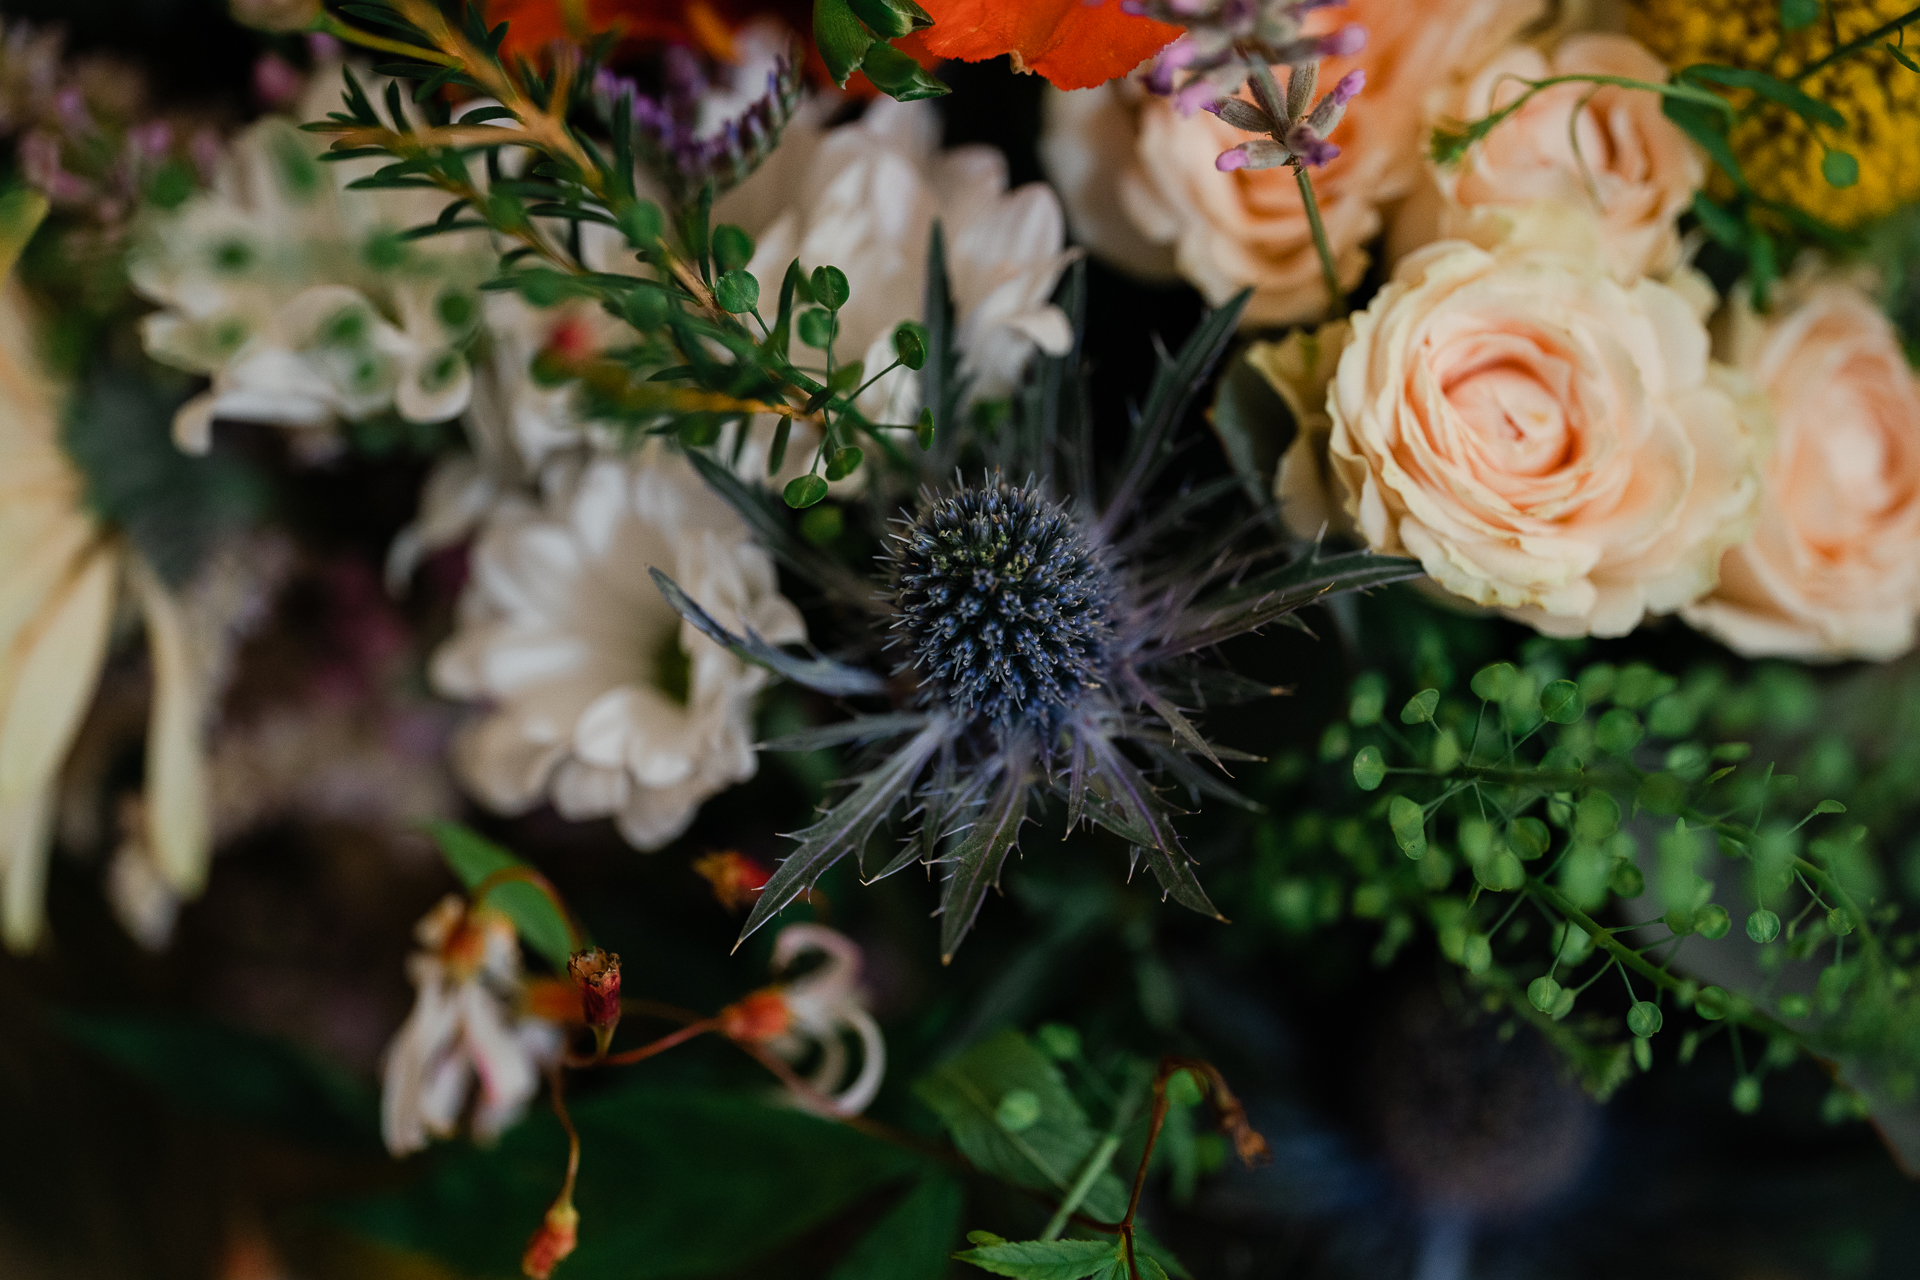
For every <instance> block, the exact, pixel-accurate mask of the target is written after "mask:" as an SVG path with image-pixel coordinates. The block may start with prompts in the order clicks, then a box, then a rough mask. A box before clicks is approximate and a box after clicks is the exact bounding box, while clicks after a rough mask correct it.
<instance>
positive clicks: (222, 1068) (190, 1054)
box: [58, 1012, 380, 1153]
mask: <svg viewBox="0 0 1920 1280" xmlns="http://www.w3.org/2000/svg"><path fill="white" fill-rule="evenodd" d="M58 1025H59V1027H60V1029H61V1030H62V1031H63V1032H65V1033H66V1035H67V1036H68V1037H70V1038H71V1039H73V1040H75V1041H77V1042H79V1043H80V1044H83V1045H85V1046H86V1047H87V1048H88V1049H90V1050H92V1051H93V1052H94V1053H96V1054H98V1055H100V1056H101V1057H103V1058H105V1059H107V1060H108V1061H109V1062H112V1063H113V1064H114V1065H115V1066H117V1067H119V1068H120V1069H121V1070H123V1071H125V1072H127V1073H128V1074H129V1075H132V1076H135V1077H137V1078H138V1079H139V1080H141V1081H142V1082H143V1083H145V1084H146V1085H147V1086H148V1087H150V1088H152V1089H154V1090H155V1091H156V1092H158V1093H159V1094H161V1095H162V1096H163V1097H165V1098H166V1099H167V1100H168V1101H170V1102H172V1103H174V1104H175V1105H177V1106H180V1107H183V1108H185V1109H187V1110H189V1111H193V1112H196V1113H199V1114H201V1115H206V1116H211V1117H213V1118H215V1119H218V1120H220V1121H222V1122H225V1123H228V1124H235V1125H243V1126H247V1127H252V1128H258V1129H263V1130H266V1131H268V1132H270V1133H274V1134H277V1135H279V1136H281V1137H284V1138H287V1139H290V1140H292V1141H295V1142H300V1143H305V1144H308V1145H312V1146H320V1147H331V1148H335V1149H341V1150H347V1151H355V1152H360V1153H366V1152H370V1151H376V1150H378V1149H379V1146H380V1128H379V1114H378V1110H377V1106H376V1103H375V1099H374V1098H373V1096H372V1094H371V1093H369V1092H368V1091H367V1089H366V1088H365V1086H364V1085H362V1084H361V1083H360V1082H359V1081H357V1080H354V1079H353V1078H352V1077H350V1076H348V1075H346V1074H345V1073H343V1072H340V1071H338V1070H336V1069H335V1068H333V1067H331V1066H329V1065H327V1064H325V1063H323V1062H321V1061H320V1060H318V1059H317V1058H314V1057H312V1056H311V1055H309V1054H306V1053H304V1052H302V1051H301V1050H299V1049H296V1048H294V1047H293V1046H291V1045H288V1044H286V1043H284V1042H282V1041H279V1040H274V1039H270V1038H268V1037H266V1036H261V1035H257V1034H254V1033H252V1032H248V1031H242V1030H240V1029H239V1028H236V1027H230V1026H227V1025H225V1024H222V1023H217V1022H209V1021H205V1020H200V1019H182V1018H178V1017H168V1016H160V1015H146V1014H124V1015H121V1014H99V1013H75V1012H66V1013H62V1014H60V1015H59V1017H58Z"/></svg>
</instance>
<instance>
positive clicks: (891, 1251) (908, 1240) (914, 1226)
mask: <svg viewBox="0 0 1920 1280" xmlns="http://www.w3.org/2000/svg"><path fill="white" fill-rule="evenodd" d="M964 1203H965V1195H964V1193H963V1189H962V1187H961V1185H960V1183H959V1182H958V1181H957V1180H956V1179H954V1178H952V1177H950V1176H948V1175H947V1174H945V1173H940V1172H932V1173H928V1174H927V1175H926V1176H925V1177H923V1178H921V1180H920V1181H919V1182H917V1183H915V1184H914V1185H913V1187H912V1188H911V1189H910V1190H909V1191H908V1192H907V1193H906V1194H905V1195H904V1196H902V1197H901V1198H900V1200H899V1202H898V1203H897V1204H895V1205H894V1206H893V1208H891V1209H889V1210H888V1211H887V1213H886V1216H885V1217H883V1218H881V1219H880V1221H879V1222H877V1223H875V1224H874V1225H873V1227H872V1228H871V1229H870V1230H868V1232H867V1233H866V1234H865V1235H863V1236H861V1237H860V1239H859V1240H858V1241H856V1242H855V1243H854V1246H853V1248H852V1249H851V1250H849V1251H848V1252H847V1254H846V1256H845V1257H843V1258H842V1259H841V1260H840V1262H839V1263H838V1265H836V1266H835V1267H834V1269H833V1270H832V1271H830V1272H828V1273H827V1280H941V1277H942V1276H944V1275H946V1274H947V1269H948V1268H947V1251H948V1250H949V1249H950V1248H952V1246H953V1240H954V1237H955V1236H957V1235H958V1234H959V1233H960V1211H961V1208H962V1206H963V1204H964Z"/></svg>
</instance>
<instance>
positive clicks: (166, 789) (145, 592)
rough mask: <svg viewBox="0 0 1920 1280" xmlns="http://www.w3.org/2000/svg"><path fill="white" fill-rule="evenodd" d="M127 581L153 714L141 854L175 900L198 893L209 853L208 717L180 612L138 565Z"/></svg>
mask: <svg viewBox="0 0 1920 1280" xmlns="http://www.w3.org/2000/svg"><path fill="white" fill-rule="evenodd" d="M128 578H129V580H130V581H131V582H132V585H133V590H134V594H135V595H136V596H137V597H138V598H139V601H140V608H141V612H142V613H143V614H144V615H145V616H146V622H147V646H148V649H149V651H150V652H151V653H152V655H153V711H152V714H151V716H150V718H149V719H148V722H147V796H146V816H147V847H148V848H149V849H150V850H151V851H152V853H153V860H154V863H155V865H157V866H158V867H159V869H160V874H161V875H163V876H164V877H166V880H167V883H168V884H169V885H171V886H172V887H173V889H174V891H175V892H177V893H179V894H181V895H182V896H183V897H192V896H193V895H195V894H197V893H199V892H200V890H201V888H202V886H204V885H205V883H206V878H207V859H208V857H209V856H210V854H211V853H212V847H211V836H210V833H209V827H210V819H209V817H208V812H207V805H208V801H207V754H206V753H207V744H206V726H207V717H208V715H209V712H210V708H209V706H208V698H207V689H206V682H205V680H204V678H203V675H202V663H201V662H200V661H198V660H196V656H195V655H194V653H193V652H192V650H191V646H190V642H189V640H188V635H187V625H186V620H185V619H184V618H183V617H182V616H181V613H180V604H179V602H178V601H177V600H175V599H174V598H173V596H172V595H171V594H170V593H169V592H168V591H167V589H166V586H165V585H164V584H163V583H162V582H161V581H160V580H159V578H158V577H157V576H156V575H155V574H154V573H153V571H152V570H151V569H150V568H148V567H147V565H146V563H145V561H143V560H141V559H140V558H139V557H137V556H136V557H132V558H131V561H130V563H129V566H128Z"/></svg>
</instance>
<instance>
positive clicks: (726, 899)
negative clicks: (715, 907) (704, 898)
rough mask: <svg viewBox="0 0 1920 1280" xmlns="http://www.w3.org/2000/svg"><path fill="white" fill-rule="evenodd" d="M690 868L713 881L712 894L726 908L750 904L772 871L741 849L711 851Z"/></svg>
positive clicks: (731, 909)
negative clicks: (739, 851) (734, 850)
mask: <svg viewBox="0 0 1920 1280" xmlns="http://www.w3.org/2000/svg"><path fill="white" fill-rule="evenodd" d="M693 869H694V870H695V871H698V872H699V873H700V874H701V875H703V876H705V877H706V878H707V880H708V882H709V883H711V884H712V885H713V896H714V897H716V898H718V899H719V900H720V905H721V906H723V907H725V908H726V909H727V910H729V911H738V910H740V909H741V908H743V907H750V906H752V905H753V902H754V899H756V898H758V897H759V896H760V890H761V889H763V888H765V887H766V884H767V877H768V876H769V875H771V874H772V873H771V872H769V871H768V870H767V869H766V868H765V867H763V866H761V865H760V864H759V863H758V862H756V861H754V860H753V859H752V858H749V857H748V856H747V855H746V854H744V853H734V852H731V851H729V852H727V853H710V854H708V855H707V856H706V857H704V858H698V859H695V861H694V864H693Z"/></svg>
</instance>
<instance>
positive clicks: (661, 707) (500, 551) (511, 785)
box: [433, 448, 806, 849]
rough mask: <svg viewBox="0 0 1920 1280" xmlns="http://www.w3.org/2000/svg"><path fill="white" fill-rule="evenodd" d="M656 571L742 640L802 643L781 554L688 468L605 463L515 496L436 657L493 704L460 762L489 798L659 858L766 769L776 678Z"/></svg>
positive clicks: (467, 732) (455, 682)
mask: <svg viewBox="0 0 1920 1280" xmlns="http://www.w3.org/2000/svg"><path fill="white" fill-rule="evenodd" d="M653 567H658V568H660V569H661V570H662V571H664V572H667V573H669V574H670V575H671V576H672V578H673V579H674V581H675V582H677V583H679V584H680V585H681V587H682V588H683V589H684V590H686V592H687V593H688V594H689V595H690V596H692V597H693V599H694V600H696V601H698V602H699V604H700V605H701V607H702V608H704V609H706V610H707V611H708V612H709V613H711V614H712V615H713V616H714V617H715V618H717V619H719V620H720V621H721V622H722V623H723V624H724V625H726V626H727V627H729V628H730V629H732V630H734V631H736V632H738V631H741V630H745V629H750V630H752V631H753V632H755V633H757V634H758V635H760V636H761V637H762V638H763V639H765V640H767V641H768V642H770V643H773V644H789V643H795V642H798V641H801V640H803V639H805V636H806V632H805V628H804V626H803V625H802V623H801V620H800V615H799V612H798V611H797V610H796V609H794V607H793V606H792V605H791V604H790V603H788V602H787V600H786V599H784V598H783V597H782V596H781V595H780V593H779V585H778V582H777V580H776V577H775V574H774V568H773V560H772V558H771V557H770V556H769V555H768V554H767V552H766V551H765V549H763V548H762V547H760V546H759V545H757V544H756V543H755V542H754V541H753V539H752V537H751V535H750V533H749V531H748V529H747V526H746V524H745V523H744V522H743V521H742V520H741V519H740V518H739V516H737V515H736V514H734V512H733V511H732V509H731V508H729V507H727V506H726V505H725V503H724V502H722V501H721V500H720V499H719V498H718V497H716V496H715V495H714V494H713V493H712V492H711V491H710V490H708V489H707V487H706V485H705V484H704V483H703V482H702V481H701V480H700V478H699V477H698V475H697V474H696V473H695V472H694V470H693V468H692V466H691V465H690V464H688V463H687V462H686V461H685V460H684V459H682V458H679V457H675V456H672V455H669V454H667V453H665V452H664V451H662V450H661V449H658V448H654V449H649V450H648V451H647V452H646V453H645V454H644V455H641V456H637V457H633V458H627V459H613V458H600V459H597V460H595V461H592V462H590V463H588V464H586V465H585V467H584V468H583V469H582V470H580V471H579V473H578V474H577V475H575V476H572V477H565V478H561V479H556V480H555V481H554V482H553V484H552V491H551V492H550V493H549V494H548V495H547V497H546V498H545V500H544V502H541V503H535V502H533V501H530V500H528V499H525V498H521V497H509V498H507V499H505V500H503V501H502V503H501V505H500V506H499V507H498V508H496V509H495V511H494V512H493V514H492V515H491V516H490V517H489V518H488V520H487V522H486V524H485V526H484V527H483V529H482V531H481V533H480V537H479V539H478V541H477V542H476V544H475V546H474V551H473V569H472V579H471V581H470V582H469V584H468V586H467V590H466V594H465V595H464V597H463V598H462V600H461V606H460V609H461V620H460V626H459V628H458V630H457V631H456V632H455V634H454V636H453V637H452V638H451V639H450V640H448V642H447V643H446V645H445V646H443V647H442V648H441V649H440V651H439V652H438V653H437V654H436V655H435V657H434V663H433V678H434V682H435V684H436V685H437V686H438V687H439V689H440V690H441V692H443V693H446V694H449V695H451V696H453V697H457V698H465V699H471V700H474V701H483V702H486V703H487V704H489V705H488V709H487V710H485V711H484V712H482V713H481V714H480V716H479V718H478V719H476V720H475V721H474V722H473V723H471V724H469V725H468V726H466V727H465V728H464V729H463V730H462V731H461V733H460V734H459V735H458V736H457V737H456V740H455V743H454V751H453V760H454V767H455V770H456V771H457V772H458V773H459V775H460V776H461V778H462V779H463V781H464V782H465V783H466V784H467V786H468V787H469V788H471V789H472V790H473V792H474V793H475V794H476V795H477V796H478V797H479V798H480V800H481V801H482V802H483V803H485V804H487V805H489V806H490V807H492V808H494V809H496V810H498V811H500V812H503V813H519V812H524V811H526V810H528V809H531V808H533V807H534V806H535V805H537V804H539V803H540V802H541V801H542V800H543V799H548V798H550V799H551V800H552V802H553V804H554V807H555V808H556V809H558V810H559V812H560V814H561V815H562V816H563V817H566V818H568V819H572V820H581V819H588V818H599V817H606V816H609V815H611V816H612V817H614V818H615V820H616V822H617V823H618V825H619V828H620V832H621V834H622V835H623V836H625V837H626V839H627V840H628V841H629V842H630V843H632V844H633V845H635V846H637V847H639V848H642V849H657V848H659V847H660V846H662V845H664V844H666V843H667V842H669V841H671V840H672V839H673V838H674V837H676V836H678V835H679V834H680V833H681V832H682V831H685V830H686V828H687V826H688V824H689V823H691V822H692V821H693V816H694V813H695V811H696V810H697V809H698V808H699V806H700V804H701V803H702V802H703V801H705V800H706V799H707V798H708V797H709V796H711V795H713V794H714V793H715V792H718V791H721V790H723V789H724V788H726V787H729V786H732V785H733V784H734V783H737V782H742V781H745V780H746V779H747V778H750V777H752V776H753V773H754V768H755V759H754V752H753V726H752V707H753V698H754V695H755V694H756V693H758V692H759V690H760V689H761V687H762V686H763V685H765V683H766V681H767V675H766V673H765V672H764V671H762V670H761V669H760V668H758V667H754V666H749V665H748V664H746V663H744V662H742V661H741V660H740V659H738V658H736V657H735V656H734V655H733V654H731V653H729V652H728V651H727V650H725V649H723V648H721V647H720V646H719V645H717V644H715V643H714V642H713V641H712V640H710V639H708V638H707V637H706V636H704V635H702V634H700V633H699V632H698V631H696V630H695V629H694V628H693V626H692V625H691V624H688V623H684V622H682V621H681V619H680V616H679V614H677V613H675V612H674V610H673V607H672V606H671V605H669V604H668V603H667V601H666V599H665V598H664V597H662V596H661V594H660V591H659V589H658V588H657V587H656V586H655V585H654V583H653V580H652V578H651V577H650V576H649V574H648V572H647V571H648V569H649V568H653Z"/></svg>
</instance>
